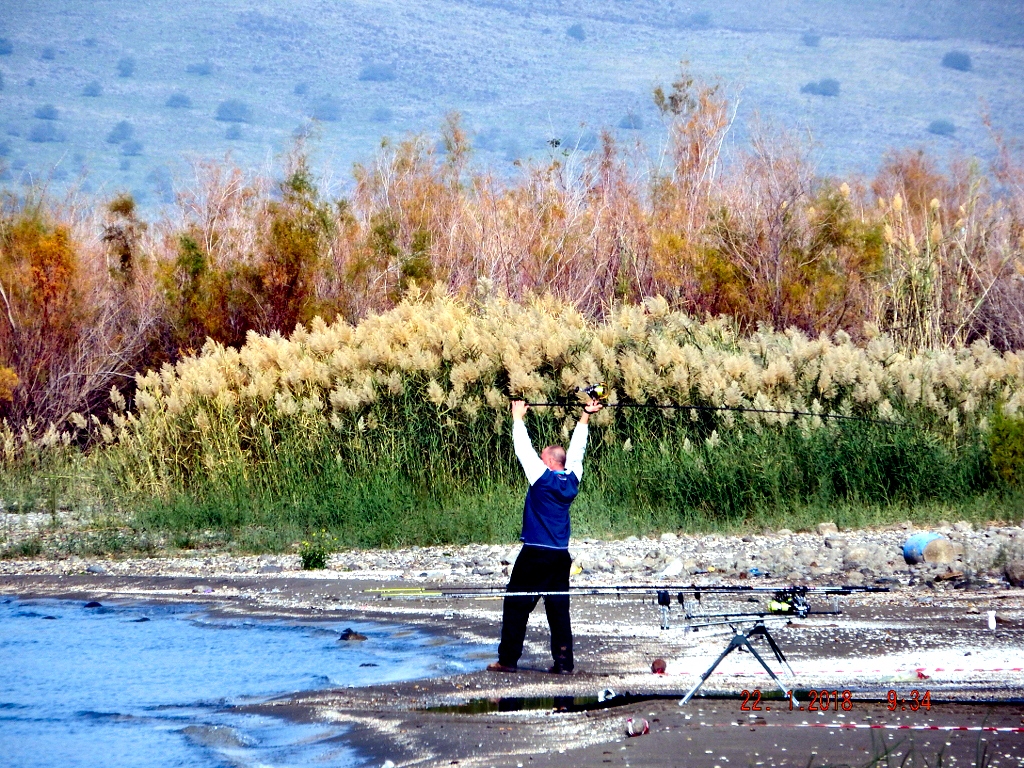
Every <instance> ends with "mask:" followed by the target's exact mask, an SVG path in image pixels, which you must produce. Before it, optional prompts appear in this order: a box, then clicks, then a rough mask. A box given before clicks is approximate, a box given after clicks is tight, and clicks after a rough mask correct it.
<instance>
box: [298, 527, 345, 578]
mask: <svg viewBox="0 0 1024 768" xmlns="http://www.w3.org/2000/svg"><path fill="white" fill-rule="evenodd" d="M337 546H338V538H337V537H336V536H332V535H331V534H329V533H328V532H327V530H326V529H321V530H320V531H319V532H317V531H313V533H311V534H310V535H309V538H308V539H304V540H303V541H302V544H301V545H300V546H299V557H300V558H301V559H302V570H304V571H317V570H322V569H324V568H326V567H327V558H328V557H330V556H331V552H333V551H334V549H335V548H336V547H337Z"/></svg>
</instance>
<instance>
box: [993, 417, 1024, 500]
mask: <svg viewBox="0 0 1024 768" xmlns="http://www.w3.org/2000/svg"><path fill="white" fill-rule="evenodd" d="M988 444H989V450H990V451H991V452H992V468H993V469H994V470H995V472H996V473H997V474H998V475H999V477H1001V478H1002V479H1003V480H1005V481H1006V483H1007V484H1009V485H1012V486H1016V487H1021V486H1024V419H1021V418H1015V419H1011V418H1008V417H1007V416H1005V415H1003V411H1002V409H1001V408H997V409H996V412H995V416H994V418H993V420H992V430H991V431H990V432H989V437H988Z"/></svg>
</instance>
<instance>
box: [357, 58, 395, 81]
mask: <svg viewBox="0 0 1024 768" xmlns="http://www.w3.org/2000/svg"><path fill="white" fill-rule="evenodd" d="M395 77H396V74H395V65H394V64H385V63H382V62H371V63H370V64H367V65H365V66H364V67H363V68H362V69H360V70H359V79H360V80H366V81H367V82H371V83H386V82H390V81H391V80H394V79H395Z"/></svg>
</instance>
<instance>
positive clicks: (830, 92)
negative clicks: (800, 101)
mask: <svg viewBox="0 0 1024 768" xmlns="http://www.w3.org/2000/svg"><path fill="white" fill-rule="evenodd" d="M800 93H809V94H811V95H812V96H838V95H839V81H838V80H834V79H833V78H831V77H826V78H823V79H821V80H818V81H817V82H810V83H807V84H806V85H804V86H803V87H802V88H801V89H800Z"/></svg>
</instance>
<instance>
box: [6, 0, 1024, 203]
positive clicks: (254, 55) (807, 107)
mask: <svg viewBox="0 0 1024 768" xmlns="http://www.w3.org/2000/svg"><path fill="white" fill-rule="evenodd" d="M580 5H581V4H579V3H569V2H567V1H566V0H548V1H546V2H543V3H541V2H532V1H526V2H497V1H496V2H486V1H485V0H464V1H462V2H459V1H458V0H431V1H430V2H422V1H421V2H414V1H413V0H402V1H401V2H398V1H396V0H390V2H389V1H388V0H374V1H373V2H369V1H367V0H330V1H328V0H293V2H290V3H288V4H287V5H281V4H271V3H249V2H229V1H228V0H205V1H204V2H197V1H196V0H177V1H176V2H170V1H169V0H147V2H145V3H129V2H125V1H123V0H108V1H106V2H90V3H67V2H58V1H57V0H31V1H30V0H7V2H5V4H4V12H3V13H2V14H0V77H2V80H0V155H2V157H0V164H2V165H3V166H5V168H4V171H3V177H2V181H0V183H2V184H4V185H5V186H12V187H17V186H18V185H20V184H23V183H29V182H31V181H34V180H45V179H47V178H49V179H51V184H52V186H53V187H55V188H56V189H61V188H64V187H67V186H71V185H74V184H76V183H81V185H82V188H83V189H84V190H85V191H87V192H89V191H92V192H101V193H104V194H109V193H113V191H115V190H119V189H128V190H131V191H132V192H133V194H135V196H136V197H137V198H138V199H139V200H140V201H141V202H142V203H143V204H144V205H145V206H146V207H148V208H153V207H155V206H158V205H159V204H160V203H161V202H163V201H168V200H170V199H172V196H173V189H174V187H175V185H176V184H179V183H182V182H186V183H187V171H188V162H187V161H188V159H189V158H203V157H217V158H220V157H223V156H224V154H225V153H228V152H230V153H231V154H232V157H233V158H234V159H235V161H236V162H238V163H240V164H242V165H243V166H247V167H252V168H265V167H266V166H267V164H268V163H269V162H270V160H271V159H272V158H273V156H274V155H275V154H277V153H280V152H281V151H283V149H285V148H286V147H287V146H288V145H289V143H290V142H291V140H292V136H293V135H295V134H296V133H297V132H305V131H308V130H309V129H310V126H311V124H312V123H311V121H314V120H315V125H314V127H313V132H314V135H315V136H316V137H317V144H316V146H317V147H318V148H319V149H318V161H319V163H320V165H321V170H322V171H324V172H326V173H327V176H328V178H333V179H335V180H336V182H337V183H338V184H339V185H341V184H343V183H345V182H346V181H347V179H348V178H349V175H350V166H351V164H352V163H353V162H355V161H360V160H367V159H368V158H369V157H371V156H372V153H373V152H374V149H375V147H376V146H377V145H378V144H379V142H380V140H381V137H382V136H385V135H391V136H397V135H402V134H404V133H406V132H410V131H415V132H422V131H432V130H434V129H436V128H437V126H438V125H439V124H440V121H441V119H442V117H443V115H444V114H445V113H446V112H448V111H450V110H458V111H460V112H462V113H463V115H464V117H465V124H466V125H467V126H468V127H469V128H471V129H472V131H473V134H474V146H475V149H476V154H477V160H478V161H479V162H482V163H486V164H489V165H490V166H492V167H494V168H495V169H496V170H497V171H498V172H499V173H505V172H514V168H513V167H512V165H511V163H512V162H513V161H514V160H516V159H517V158H522V157H527V156H530V155H535V156H536V155H544V154H545V153H547V152H549V151H550V145H549V142H550V140H552V139H556V138H557V139H559V140H560V141H561V142H562V143H563V146H565V145H569V146H574V147H579V148H581V149H584V150H585V149H588V148H590V147H592V146H593V145H594V142H595V137H596V134H597V133H599V132H600V131H601V130H603V129H611V130H613V131H614V132H616V133H617V134H618V135H619V137H620V138H621V139H623V140H624V141H628V142H632V141H633V140H636V139H640V140H642V141H643V142H644V143H645V144H646V145H647V146H648V147H649V148H650V149H651V151H652V152H656V150H657V146H658V143H659V141H660V140H661V136H662V132H661V123H660V120H659V116H658V114H657V111H656V110H655V109H654V107H653V104H652V102H651V98H650V93H651V90H652V87H653V86H654V85H656V84H658V83H667V82H669V81H670V80H671V78H672V76H673V75H674V74H675V72H676V71H677V70H678V63H679V61H680V60H682V59H686V60H688V61H689V62H690V66H691V68H692V71H694V72H695V73H697V74H699V75H701V76H703V77H707V78H716V77H717V78H720V79H721V82H722V83H723V85H724V87H726V89H727V90H728V91H729V92H730V93H731V94H732V95H733V97H734V101H735V102H736V103H738V104H739V112H738V120H737V123H736V130H735V131H734V134H733V135H734V138H736V139H738V140H740V141H741V140H742V139H743V137H744V135H745V132H746V131H747V130H748V128H749V125H750V118H751V117H752V116H753V115H754V114H757V115H759V116H760V119H762V120H767V121H769V122H771V123H773V124H776V125H780V126H788V127H791V128H795V129H799V130H801V131H808V132H809V134H810V136H811V137H813V140H814V141H815V142H816V143H817V145H818V148H817V150H816V152H817V157H818V158H819V161H820V169H821V170H822V171H823V172H833V171H844V172H850V171H865V172H870V171H872V170H873V169H874V168H875V167H876V166H877V165H878V163H879V161H880V159H881V156H882V154H883V153H884V151H885V150H886V149H888V148H892V147H906V146H923V147H926V148H928V149H930V150H932V151H934V152H935V153H936V154H937V155H938V156H940V157H948V156H950V155H957V154H964V155H978V156H981V157H985V156H987V155H988V154H989V153H990V152H991V141H990V138H989V136H988V131H987V129H986V128H985V126H984V125H983V121H982V117H983V114H988V115H990V116H991V119H992V122H993V124H994V126H995V127H996V128H997V129H999V130H1002V131H1003V132H1004V133H1005V134H1007V135H1008V136H1010V137H1015V138H1024V100H1022V98H1021V94H1020V90H1019V83H1020V82H1021V80H1022V77H1024V45H1022V43H1024V4H1022V3H1015V2H1003V1H997V0H982V1H979V2H971V3H962V2H958V1H957V0H921V1H919V2H910V1H909V0H904V2H885V3H883V2H881V1H880V0H858V1H856V2H854V1H852V0H849V1H847V2H821V1H815V0H797V1H795V2H791V1H787V2H783V1H782V0H765V1H763V2H743V1H740V0H719V2H710V0H707V1H697V2H675V1H674V0H631V2H624V0H595V1H593V2H589V3H586V4H582V5H583V6H584V9H583V10H581V8H580V7H579V6H580Z"/></svg>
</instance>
